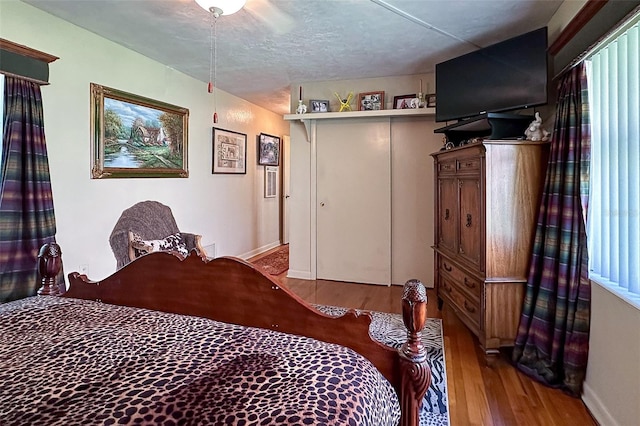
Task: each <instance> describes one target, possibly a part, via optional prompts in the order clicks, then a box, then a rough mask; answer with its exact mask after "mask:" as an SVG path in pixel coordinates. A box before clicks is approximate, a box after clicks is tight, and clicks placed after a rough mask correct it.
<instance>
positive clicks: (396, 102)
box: [393, 93, 420, 109]
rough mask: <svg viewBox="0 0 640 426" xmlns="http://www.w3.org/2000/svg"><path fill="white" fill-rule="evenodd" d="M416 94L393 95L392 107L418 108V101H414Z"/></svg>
mask: <svg viewBox="0 0 640 426" xmlns="http://www.w3.org/2000/svg"><path fill="white" fill-rule="evenodd" d="M416 99H418V98H416V94H415V93H414V94H411V95H401V96H394V97H393V109H409V108H418V107H419V106H420V104H419V101H418V102H416Z"/></svg>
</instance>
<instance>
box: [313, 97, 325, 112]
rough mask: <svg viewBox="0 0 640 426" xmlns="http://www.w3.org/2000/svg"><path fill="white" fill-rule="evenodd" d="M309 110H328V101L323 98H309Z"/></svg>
mask: <svg viewBox="0 0 640 426" xmlns="http://www.w3.org/2000/svg"><path fill="white" fill-rule="evenodd" d="M309 111H310V112H329V101H328V100H325V99H311V100H310V101H309Z"/></svg>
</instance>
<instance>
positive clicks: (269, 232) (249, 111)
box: [0, 0, 289, 279]
mask: <svg viewBox="0 0 640 426" xmlns="http://www.w3.org/2000/svg"><path fill="white" fill-rule="evenodd" d="M0 8H1V13H0V37H2V38H5V39H8V40H10V41H13V42H16V43H19V44H23V45H26V46H29V47H31V48H34V49H37V50H41V51H44V52H47V53H49V54H52V55H55V56H58V57H60V59H59V60H57V61H56V62H53V63H52V64H51V65H50V67H49V68H50V82H51V84H50V85H49V86H43V87H42V96H43V103H44V119H45V127H46V128H45V132H46V138H47V149H48V154H49V165H50V170H51V182H52V187H53V196H54V205H55V212H56V222H57V229H58V232H57V241H58V243H59V244H60V245H61V247H62V251H63V261H64V265H65V272H67V273H68V272H71V271H75V270H78V268H79V266H80V265H89V271H88V272H89V273H88V275H89V277H90V278H93V279H99V278H102V277H105V276H107V275H109V274H110V273H112V272H113V271H114V270H115V258H114V256H113V254H112V252H111V249H110V247H109V242H108V238H109V234H110V233H111V230H112V229H113V226H114V225H115V223H116V221H117V219H118V217H119V216H120V213H121V212H122V210H124V209H125V208H127V207H129V206H131V205H133V204H135V203H136V202H138V201H142V200H158V201H160V202H162V203H164V204H167V205H169V206H170V207H171V208H172V210H173V214H174V216H175V218H176V222H177V223H178V226H179V227H180V229H181V230H183V231H185V232H194V233H198V234H202V236H203V243H204V244H205V245H207V244H210V243H213V242H215V243H216V245H217V254H218V255H247V254H250V253H255V252H258V251H260V250H261V249H265V248H270V247H273V246H275V245H277V244H278V242H279V197H276V198H268V199H265V198H263V188H264V182H263V179H264V177H263V173H264V170H263V167H262V166H258V165H257V161H256V137H257V135H258V134H259V133H260V132H265V133H269V134H272V135H284V134H287V133H288V127H289V126H288V124H287V123H285V122H284V121H283V120H282V117H281V116H279V115H276V114H274V113H271V112H269V111H267V110H265V109H263V108H260V107H258V106H256V105H253V104H251V103H249V102H246V101H244V100H242V99H240V98H237V97H235V96H232V95H230V94H228V93H225V92H222V91H217V92H216V93H217V96H218V101H217V104H218V116H219V123H218V124H217V127H221V128H224V129H229V130H233V131H236V132H241V133H246V134H247V174H246V175H213V174H212V173H211V158H212V148H211V133H212V130H211V128H212V126H213V121H212V115H213V107H212V105H213V101H212V96H211V95H210V94H209V93H207V90H206V83H203V82H200V81H197V80H195V79H193V78H191V77H188V76H186V75H184V74H182V73H180V72H177V71H175V70H173V69H171V68H168V67H166V66H164V65H161V64H159V63H157V62H155V61H152V60H151V59H149V58H146V57H144V56H141V55H139V54H138V53H135V52H133V51H131V50H128V49H126V48H123V47H121V46H119V45H116V44H114V43H112V42H110V41H107V40H106V39H103V38H101V37H98V36H97V35H95V34H93V33H90V32H87V31H85V30H83V29H81V28H79V27H77V26H74V25H72V24H69V23H67V22H66V21H63V20H60V19H58V18H56V17H54V16H52V15H49V14H47V13H44V12H41V11H39V10H38V9H35V8H33V7H31V6H29V5H27V4H25V3H21V2H17V1H14V0H8V1H7V0H2V2H0ZM91 82H93V83H97V84H100V85H104V86H108V87H112V88H116V89H119V90H123V91H126V92H130V93H134V94H137V95H140V96H144V97H148V98H151V99H155V100H159V101H163V102H166V103H170V104H174V105H178V106H181V107H185V108H188V109H189V114H190V117H189V152H188V157H189V165H188V166H189V178H187V179H179V178H168V179H167V178H155V179H140V178H138V179H91V178H90V166H91V158H90V152H89V149H90V130H89V99H90V96H89V84H90V83H91Z"/></svg>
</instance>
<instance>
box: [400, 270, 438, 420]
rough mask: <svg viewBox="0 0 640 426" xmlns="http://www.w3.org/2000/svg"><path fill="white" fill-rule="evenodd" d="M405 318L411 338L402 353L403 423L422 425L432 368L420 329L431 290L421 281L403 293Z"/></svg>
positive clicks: (413, 283)
mask: <svg viewBox="0 0 640 426" xmlns="http://www.w3.org/2000/svg"><path fill="white" fill-rule="evenodd" d="M402 320H403V321H404V325H405V327H406V328H407V341H406V342H405V343H404V344H403V345H402V347H401V348H400V349H398V352H399V353H400V374H401V391H400V407H401V411H402V414H401V417H400V425H401V426H418V424H419V423H420V406H421V405H422V399H423V398H424V394H425V393H426V392H427V388H428V387H429V384H430V383H431V370H430V369H429V365H428V363H427V351H426V349H425V347H424V345H423V344H422V338H421V336H420V332H421V331H422V329H423V328H424V324H425V322H426V320H427V290H426V289H425V288H424V285H423V284H422V283H421V282H420V281H418V280H409V281H407V283H406V284H405V285H404V292H403V295H402Z"/></svg>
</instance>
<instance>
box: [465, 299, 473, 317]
mask: <svg viewBox="0 0 640 426" xmlns="http://www.w3.org/2000/svg"><path fill="white" fill-rule="evenodd" d="M464 308H465V309H466V310H467V311H468V312H471V313H472V314H473V313H474V312H475V311H476V308H474V307H473V306H470V305H469V304H468V303H467V301H466V300H465V301H464Z"/></svg>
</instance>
